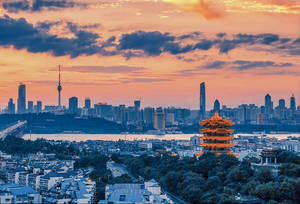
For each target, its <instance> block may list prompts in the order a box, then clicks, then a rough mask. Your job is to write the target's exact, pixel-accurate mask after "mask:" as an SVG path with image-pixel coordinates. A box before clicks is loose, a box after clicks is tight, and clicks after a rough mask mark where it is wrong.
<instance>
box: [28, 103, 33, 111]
mask: <svg viewBox="0 0 300 204" xmlns="http://www.w3.org/2000/svg"><path fill="white" fill-rule="evenodd" d="M27 112H28V113H33V101H28V104H27Z"/></svg>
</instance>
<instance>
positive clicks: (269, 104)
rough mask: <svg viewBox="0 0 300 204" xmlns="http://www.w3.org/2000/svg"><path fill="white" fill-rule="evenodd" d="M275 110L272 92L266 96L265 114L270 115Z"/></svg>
mask: <svg viewBox="0 0 300 204" xmlns="http://www.w3.org/2000/svg"><path fill="white" fill-rule="evenodd" d="M272 112H273V102H272V100H271V96H270V94H267V95H266V96H265V114H266V115H268V116H269V115H270V114H272Z"/></svg>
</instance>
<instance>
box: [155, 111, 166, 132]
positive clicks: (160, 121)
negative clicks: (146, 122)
mask: <svg viewBox="0 0 300 204" xmlns="http://www.w3.org/2000/svg"><path fill="white" fill-rule="evenodd" d="M154 128H155V129H156V130H164V129H165V128H166V121H165V113H164V111H163V109H162V108H157V109H156V111H155V115H154Z"/></svg>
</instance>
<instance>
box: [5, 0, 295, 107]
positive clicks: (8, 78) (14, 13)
mask: <svg viewBox="0 0 300 204" xmlns="http://www.w3.org/2000/svg"><path fill="white" fill-rule="evenodd" d="M14 2H22V3H21V4H16V3H14ZM41 2H43V1H8V0H4V1H2V3H1V7H0V30H1V31H5V32H1V33H0V61H1V64H0V68H1V69H0V78H1V82H0V92H1V95H0V106H1V107H5V106H6V105H7V101H8V98H14V99H16V98H17V88H18V86H19V83H21V82H22V83H24V84H26V87H27V99H28V100H33V101H36V100H41V101H43V103H44V104H48V105H56V104H57V78H58V74H57V66H58V64H61V65H62V86H63V90H62V104H63V105H67V104H68V99H69V98H70V97H72V96H77V97H78V98H79V104H80V105H82V104H83V103H84V98H85V97H90V98H91V99H92V101H93V102H95V103H96V102H101V101H106V102H108V103H109V104H112V105H118V104H126V105H129V104H132V102H133V100H135V99H139V98H141V100H142V105H143V106H154V107H157V106H176V107H186V108H192V109H197V108H198V107H199V83H200V82H202V81H205V82H206V94H207V99H206V100H207V107H208V108H212V106H213V102H214V100H215V99H219V101H220V103H221V105H223V104H225V105H227V106H238V105H239V104H242V103H248V104H250V103H255V104H257V105H262V104H263V103H264V96H265V95H266V94H267V93H269V94H270V95H271V96H272V100H274V102H275V104H276V105H277V101H278V100H279V99H280V98H284V99H286V101H288V100H289V98H290V97H291V96H292V94H294V95H295V98H296V103H297V104H300V88H299V86H300V80H299V73H300V72H299V54H300V50H299V43H300V39H299V28H298V25H299V23H300V22H299V2H298V1H292V0H291V1H267V0H259V1H242V0H234V1H227V0H224V1H221V0H218V1H197V0H191V1H176V0H174V1H172V0H161V1H155V0H153V1H150V0H147V1H146V0H145V1H144V0H132V1H123V0H116V1H97V0H87V1H81V0H72V1H60V3H53V1H52V3H48V4H47V3H41ZM54 2H58V1H54ZM279 25H280V26H279ZM275 104H274V105H275Z"/></svg>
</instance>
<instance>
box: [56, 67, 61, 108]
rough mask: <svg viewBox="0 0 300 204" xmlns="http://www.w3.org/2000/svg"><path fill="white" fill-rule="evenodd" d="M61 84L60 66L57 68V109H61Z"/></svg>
mask: <svg viewBox="0 0 300 204" xmlns="http://www.w3.org/2000/svg"><path fill="white" fill-rule="evenodd" d="M61 90H62V87H61V83H60V65H59V66H58V86H57V91H58V108H60V107H61Z"/></svg>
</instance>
